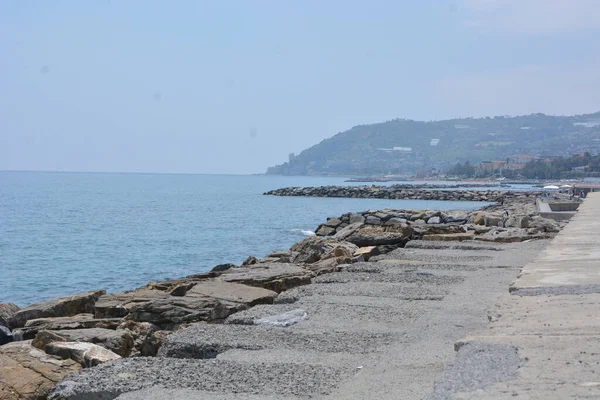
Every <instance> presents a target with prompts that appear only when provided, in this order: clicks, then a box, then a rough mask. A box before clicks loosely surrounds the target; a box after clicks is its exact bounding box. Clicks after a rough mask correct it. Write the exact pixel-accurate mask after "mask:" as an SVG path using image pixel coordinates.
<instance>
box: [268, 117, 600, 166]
mask: <svg viewBox="0 0 600 400" xmlns="http://www.w3.org/2000/svg"><path fill="white" fill-rule="evenodd" d="M394 148H396V149H394ZM584 151H587V152H591V153H593V154H595V153H597V152H598V151H600V112H598V113H595V114H586V115H576V116H549V115H544V114H532V115H526V116H518V117H486V118H463V119H452V120H445V121H431V122H423V121H413V120H404V119H395V120H392V121H387V122H382V123H377V124H371V125H360V126H355V127H353V128H352V129H350V130H347V131H345V132H341V133H338V134H337V135H335V136H333V137H331V138H329V139H325V140H323V141H322V142H321V143H319V144H316V145H314V146H312V147H311V148H309V149H306V150H304V151H303V152H302V153H300V154H299V155H297V156H296V157H294V158H292V159H291V160H290V161H288V162H286V163H284V164H282V165H277V166H274V167H270V168H269V169H268V170H267V174H279V175H375V174H411V173H414V172H416V171H418V170H424V169H425V170H430V169H432V168H437V169H442V170H444V169H448V168H449V167H450V166H452V165H454V164H455V163H456V162H459V161H465V160H469V161H470V162H472V163H476V162H480V161H485V160H504V159H505V158H507V157H512V156H514V155H516V154H520V153H525V154H532V155H547V156H569V155H571V154H574V153H579V152H584Z"/></svg>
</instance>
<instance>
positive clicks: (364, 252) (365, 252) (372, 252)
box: [354, 246, 380, 261]
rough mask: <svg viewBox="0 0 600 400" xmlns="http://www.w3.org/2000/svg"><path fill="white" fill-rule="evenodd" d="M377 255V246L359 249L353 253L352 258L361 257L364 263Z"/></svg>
mask: <svg viewBox="0 0 600 400" xmlns="http://www.w3.org/2000/svg"><path fill="white" fill-rule="evenodd" d="M379 254H380V253H379V252H378V251H377V246H367V247H361V248H359V249H358V250H356V251H355V252H354V256H362V257H363V259H364V260H365V261H369V258H371V257H373V256H377V255H379Z"/></svg>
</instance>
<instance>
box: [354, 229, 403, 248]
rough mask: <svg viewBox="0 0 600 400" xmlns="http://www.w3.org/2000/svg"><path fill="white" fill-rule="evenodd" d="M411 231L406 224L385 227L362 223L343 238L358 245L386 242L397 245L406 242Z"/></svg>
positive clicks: (374, 244)
mask: <svg viewBox="0 0 600 400" xmlns="http://www.w3.org/2000/svg"><path fill="white" fill-rule="evenodd" d="M412 233H413V230H412V228H411V227H410V226H409V225H406V224H401V225H396V226H385V227H383V226H371V225H363V226H361V227H360V228H358V229H357V230H355V231H354V232H352V233H351V234H349V235H348V236H347V237H346V238H345V239H344V240H346V241H347V242H350V243H353V244H355V245H357V246H359V247H366V246H380V245H387V244H391V245H398V244H401V243H403V242H406V241H407V240H408V239H409V238H410V236H411V235H412Z"/></svg>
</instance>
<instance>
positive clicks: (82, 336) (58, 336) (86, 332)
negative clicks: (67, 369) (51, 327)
mask: <svg viewBox="0 0 600 400" xmlns="http://www.w3.org/2000/svg"><path fill="white" fill-rule="evenodd" d="M52 342H84V343H93V344H97V345H100V346H102V347H104V348H106V349H108V350H110V351H112V352H114V353H116V354H118V355H120V356H121V357H127V356H128V355H129V353H130V352H131V349H132V348H133V337H132V335H131V333H129V331H127V330H125V329H123V330H112V329H103V328H90V329H72V330H65V331H40V332H38V334H37V335H36V337H35V339H33V342H32V343H31V344H32V345H33V346H34V347H36V348H38V349H40V350H44V351H46V346H48V345H49V344H50V343H52Z"/></svg>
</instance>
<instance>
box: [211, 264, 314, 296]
mask: <svg viewBox="0 0 600 400" xmlns="http://www.w3.org/2000/svg"><path fill="white" fill-rule="evenodd" d="M313 277H314V273H312V272H310V271H307V270H305V269H303V268H301V267H299V266H297V265H293V264H284V263H265V264H256V265H252V266H248V267H240V268H236V269H235V271H226V273H224V274H223V275H221V279H222V280H223V281H224V282H234V283H242V284H245V285H250V286H258V287H262V288H265V289H269V290H272V291H274V292H277V293H280V292H282V291H284V290H286V289H290V288H293V287H295V286H300V285H306V284H308V283H310V281H311V279H312V278H313Z"/></svg>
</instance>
